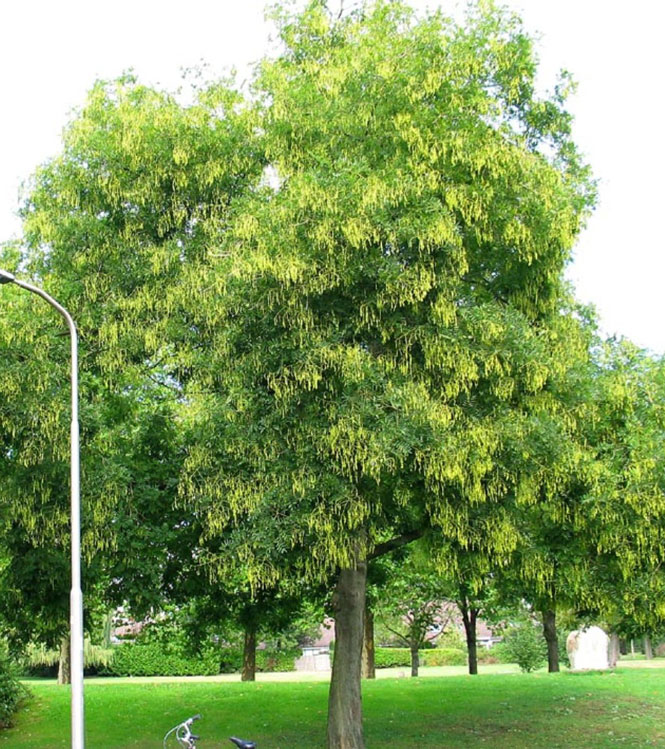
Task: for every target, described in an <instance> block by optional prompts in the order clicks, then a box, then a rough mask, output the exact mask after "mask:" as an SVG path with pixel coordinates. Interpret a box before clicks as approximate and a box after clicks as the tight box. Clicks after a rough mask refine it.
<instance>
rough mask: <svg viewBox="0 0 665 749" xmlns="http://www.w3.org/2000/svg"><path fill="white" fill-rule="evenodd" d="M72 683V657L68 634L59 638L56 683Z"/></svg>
mask: <svg viewBox="0 0 665 749" xmlns="http://www.w3.org/2000/svg"><path fill="white" fill-rule="evenodd" d="M71 683H72V659H71V649H70V642H69V635H67V636H65V637H63V638H62V640H60V662H59V663H58V684H71Z"/></svg>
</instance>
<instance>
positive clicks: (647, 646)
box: [644, 635, 653, 661]
mask: <svg viewBox="0 0 665 749" xmlns="http://www.w3.org/2000/svg"><path fill="white" fill-rule="evenodd" d="M644 657H645V658H646V659H647V660H649V661H650V660H651V659H652V658H653V648H652V647H651V638H650V637H649V635H644Z"/></svg>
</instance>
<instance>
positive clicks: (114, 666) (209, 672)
mask: <svg viewBox="0 0 665 749" xmlns="http://www.w3.org/2000/svg"><path fill="white" fill-rule="evenodd" d="M299 655H300V650H298V651H275V650H257V651H256V670H257V671H293V670H294V668H295V664H294V661H295V659H296V658H297V657H298V656H299ZM241 668H242V650H240V649H239V648H210V649H207V650H205V651H203V652H202V653H201V654H200V655H197V656H195V655H188V654H185V653H181V652H177V651H175V650H168V649H165V648H164V646H163V645H162V644H161V643H158V642H146V643H123V644H121V645H118V646H117V647H116V649H115V653H114V656H113V659H112V661H111V663H110V664H109V666H107V668H106V669H105V673H106V674H107V675H108V676H215V675H216V674H228V673H235V672H237V671H240V670H241Z"/></svg>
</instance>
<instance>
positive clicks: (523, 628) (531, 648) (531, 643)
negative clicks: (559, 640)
mask: <svg viewBox="0 0 665 749" xmlns="http://www.w3.org/2000/svg"><path fill="white" fill-rule="evenodd" d="M504 647H505V651H506V653H507V654H508V656H509V657H510V659H511V661H512V662H513V663H517V665H518V666H519V667H520V669H521V670H522V671H523V672H524V673H529V672H530V671H535V670H536V669H537V668H540V667H541V666H542V665H543V663H544V662H545V660H546V659H547V650H546V645H545V640H544V638H543V635H542V631H541V629H540V627H536V626H535V625H534V624H533V623H532V622H530V621H526V622H522V623H520V624H518V625H516V626H514V627H512V628H511V629H509V630H508V632H507V633H506V636H505V639H504Z"/></svg>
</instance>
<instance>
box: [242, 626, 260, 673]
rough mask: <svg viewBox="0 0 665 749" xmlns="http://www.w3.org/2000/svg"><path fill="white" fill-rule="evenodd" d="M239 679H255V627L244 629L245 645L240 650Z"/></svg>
mask: <svg viewBox="0 0 665 749" xmlns="http://www.w3.org/2000/svg"><path fill="white" fill-rule="evenodd" d="M240 680H241V681H256V628H255V627H252V626H248V627H246V629H245V645H244V647H243V651H242V674H241V676H240Z"/></svg>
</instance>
